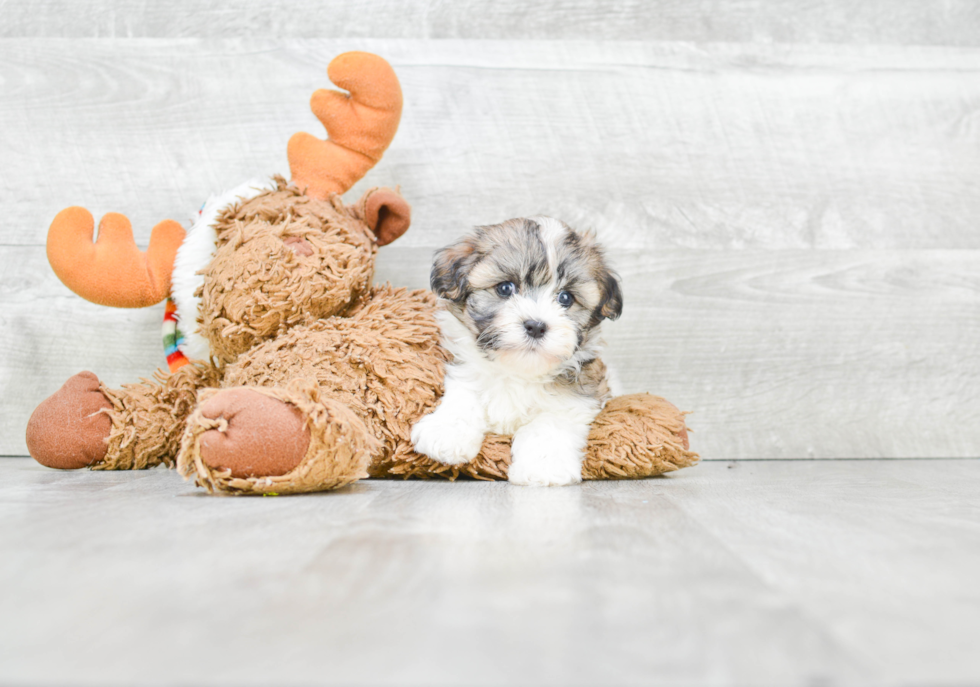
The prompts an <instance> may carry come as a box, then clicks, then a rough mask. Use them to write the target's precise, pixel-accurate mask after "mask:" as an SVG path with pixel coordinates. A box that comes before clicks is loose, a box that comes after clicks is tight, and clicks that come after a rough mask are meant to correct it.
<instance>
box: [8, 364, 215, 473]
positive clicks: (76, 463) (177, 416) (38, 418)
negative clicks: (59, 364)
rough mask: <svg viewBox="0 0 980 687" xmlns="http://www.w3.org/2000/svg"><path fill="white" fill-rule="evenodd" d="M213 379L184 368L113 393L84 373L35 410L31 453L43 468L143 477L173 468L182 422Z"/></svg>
mask: <svg viewBox="0 0 980 687" xmlns="http://www.w3.org/2000/svg"><path fill="white" fill-rule="evenodd" d="M215 383H216V377H215V372H214V370H213V369H212V368H210V367H207V366H203V365H185V366H184V367H182V368H181V369H179V370H178V371H177V372H175V373H174V374H163V373H161V374H159V375H158V377H157V378H156V379H155V380H143V381H142V382H141V383H139V384H127V385H125V386H123V388H122V389H109V388H107V387H106V386H105V385H103V384H101V383H100V382H99V379H98V377H96V376H95V375H94V374H92V373H91V372H82V373H79V374H77V375H75V376H74V377H72V378H71V379H69V380H68V381H67V382H65V384H64V386H62V387H61V389H60V390H58V391H57V392H56V393H55V394H54V395H53V396H51V397H50V398H48V399H47V400H46V401H44V402H43V403H42V404H41V405H39V406H38V407H37V409H36V410H35V411H34V414H33V415H32V416H31V419H30V421H29V422H28V424H27V447H28V450H29V451H30V453H31V455H32V456H33V457H34V458H35V460H37V461H38V462H39V463H41V464H42V465H47V466H48V467H54V468H83V467H90V468H92V469H93V470H140V469H144V468H151V467H154V466H156V465H159V464H160V463H166V464H167V465H172V464H173V460H174V457H175V456H176V455H177V449H178V448H179V446H180V437H181V434H182V433H183V429H184V419H185V418H186V417H187V415H188V414H189V413H190V412H191V410H193V408H194V406H195V404H196V402H197V389H198V388H199V387H201V386H213V385H214V384H215Z"/></svg>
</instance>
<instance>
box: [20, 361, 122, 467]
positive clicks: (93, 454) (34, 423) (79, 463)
mask: <svg viewBox="0 0 980 687" xmlns="http://www.w3.org/2000/svg"><path fill="white" fill-rule="evenodd" d="M99 387H100V384H99V378H98V377H96V376H95V375H94V374H92V373H91V372H79V373H78V374H77V375H75V376H74V377H71V378H69V379H68V381H67V382H65V383H64V384H63V385H62V387H61V388H60V389H58V390H57V391H56V392H55V393H54V395H52V396H50V397H49V398H48V399H47V400H45V401H44V402H43V403H41V405H39V406H38V407H37V408H35V409H34V413H33V414H32V415H31V419H30V420H28V422H27V450H28V451H30V454H31V456H33V457H34V460H36V461H37V462H39V463H40V464H41V465H45V466H47V467H49V468H59V469H62V470H72V469H76V468H84V467H88V466H89V465H92V464H93V463H99V462H100V461H102V460H103V459H104V458H105V454H106V439H107V438H108V436H109V432H110V431H111V430H112V420H110V419H109V410H110V409H111V408H112V404H111V403H109V400H108V399H107V398H106V397H105V395H103V393H102V392H101V391H99Z"/></svg>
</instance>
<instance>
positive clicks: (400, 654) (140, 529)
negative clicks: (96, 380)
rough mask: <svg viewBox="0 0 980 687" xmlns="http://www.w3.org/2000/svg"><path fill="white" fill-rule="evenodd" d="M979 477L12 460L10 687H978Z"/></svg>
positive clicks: (812, 465)
mask: <svg viewBox="0 0 980 687" xmlns="http://www.w3.org/2000/svg"><path fill="white" fill-rule="evenodd" d="M978 489H980V461H978V460H959V461H953V460H933V461H922V460H909V461H755V462H752V461H743V462H721V461H717V462H713V463H705V464H702V465H701V466H699V467H696V468H693V469H689V470H683V471H680V472H678V473H675V474H674V475H672V476H670V477H668V478H662V479H654V480H647V481H640V482H623V483H609V482H606V483H587V484H584V485H582V486H580V487H571V488H564V489H530V488H518V487H513V486H511V485H508V484H503V483H501V484H484V483H473V482H461V483H456V484H449V483H419V482H409V483H406V482H382V481H367V482H361V483H358V484H357V485H354V486H353V487H350V488H347V489H345V490H342V491H340V492H336V493H330V494H322V495H310V496H305V497H289V498H264V499H260V498H214V497H207V496H205V495H203V494H202V493H200V491H199V490H195V489H193V488H192V486H191V485H190V484H188V483H185V482H182V481H181V480H180V478H179V477H178V476H177V475H175V474H174V473H173V472H168V471H165V470H153V471H149V472H140V473H89V472H74V473H63V472H56V471H52V470H46V469H44V468H41V467H40V466H38V465H36V464H35V463H34V462H33V461H31V460H29V459H8V460H4V461H0V551H2V555H0V683H3V684H40V683H45V684H69V683H71V684H81V683H87V684H201V685H204V684H219V683H236V684H288V685H294V684H297V685H298V684H365V685H381V684H420V685H422V684H426V685H450V684H452V685H456V684H486V685H490V684H554V685H568V684H663V685H679V684H710V685H731V684H743V685H749V684H752V685H757V684H778V685H796V684H798V685H832V684H849V683H860V684H929V685H939V684H964V685H965V684H976V683H978V682H980V653H978V652H977V651H976V643H977V637H980V587H978V586H977V584H976V580H977V579H978V576H980V508H978V505H977V503H978V502H977V499H976V494H977V492H978Z"/></svg>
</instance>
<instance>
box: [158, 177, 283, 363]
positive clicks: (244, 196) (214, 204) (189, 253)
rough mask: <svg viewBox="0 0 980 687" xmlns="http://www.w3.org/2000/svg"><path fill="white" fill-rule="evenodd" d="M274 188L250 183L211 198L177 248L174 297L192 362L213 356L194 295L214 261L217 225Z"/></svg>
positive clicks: (183, 346)
mask: <svg viewBox="0 0 980 687" xmlns="http://www.w3.org/2000/svg"><path fill="white" fill-rule="evenodd" d="M274 189H275V184H274V182H272V181H256V180H252V181H247V182H245V183H244V184H241V185H239V186H236V187H235V188H233V189H231V190H230V191H225V192H224V193H222V194H220V195H213V196H211V197H210V198H208V200H207V202H205V203H204V205H203V206H201V209H200V210H199V211H198V212H197V215H196V216H195V217H193V218H192V221H193V223H194V226H192V227H191V229H190V231H188V232H187V236H186V237H185V238H184V242H183V243H182V244H181V245H180V248H179V249H177V258H176V259H175V260H174V269H173V273H172V275H171V279H170V297H171V298H172V299H173V301H174V303H175V304H176V305H177V322H178V325H179V326H180V330H181V332H182V333H183V335H184V342H183V343H182V344H181V345H180V350H181V352H183V354H184V355H185V356H187V357H188V358H190V359H191V360H208V359H209V358H210V357H211V347H210V346H209V345H208V340H207V339H205V338H204V337H203V336H201V334H200V333H199V332H198V321H197V320H198V315H199V314H200V309H201V299H200V298H199V297H197V296H195V295H194V293H195V292H196V291H197V290H198V288H199V287H200V286H201V285H202V284H204V275H203V274H202V273H201V272H202V271H203V270H204V268H205V267H207V266H208V263H210V262H211V258H213V257H214V252H215V250H216V248H217V243H218V234H217V230H216V229H215V224H216V223H217V221H218V216H219V215H220V214H221V213H222V212H223V211H224V210H225V209H227V208H228V207H229V206H231V205H234V204H235V203H237V202H239V201H242V200H249V199H250V198H254V197H255V196H257V195H259V194H260V193H264V192H265V191H270V190H274Z"/></svg>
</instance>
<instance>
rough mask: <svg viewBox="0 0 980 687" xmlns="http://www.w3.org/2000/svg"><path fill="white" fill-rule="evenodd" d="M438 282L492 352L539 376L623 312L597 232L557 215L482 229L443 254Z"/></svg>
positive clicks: (433, 281)
mask: <svg viewBox="0 0 980 687" xmlns="http://www.w3.org/2000/svg"><path fill="white" fill-rule="evenodd" d="M431 285H432V290H433V291H435V293H436V294H437V295H438V296H440V297H441V298H444V299H446V301H447V302H448V306H449V310H450V312H452V314H453V315H455V316H456V318H457V319H459V321H460V322H462V323H463V324H464V325H465V326H466V327H467V329H469V331H470V332H471V333H472V334H473V336H474V339H475V341H476V344H477V346H479V347H480V348H481V349H482V350H483V351H484V353H485V354H486V356H487V357H488V358H490V359H491V360H500V361H501V362H504V363H506V364H507V365H508V366H509V367H511V368H512V369H515V370H518V371H520V372H522V373H524V374H527V375H531V376H539V375H545V374H548V373H550V372H553V371H554V370H556V369H557V368H559V367H561V366H562V365H563V364H564V363H566V362H568V361H570V360H571V359H572V358H573V357H574V356H575V353H576V352H577V351H578V350H579V349H580V347H582V346H583V345H585V344H587V343H589V342H590V338H591V336H592V335H593V334H594V333H595V332H596V331H597V329H596V328H597V326H598V325H599V323H600V322H602V320H604V319H607V318H608V319H616V318H617V317H619V315H620V313H621V312H622V310H623V298H622V294H621V292H620V288H619V282H618V281H617V279H616V277H615V275H613V273H612V272H611V271H610V270H609V268H608V267H607V266H606V263H605V260H604V259H603V255H602V251H601V249H600V248H599V247H598V246H597V245H596V243H595V241H594V240H593V237H592V236H591V235H590V234H584V233H579V232H576V231H574V230H573V229H571V228H570V227H568V226H567V225H566V224H564V223H563V222H560V221H558V220H555V219H552V218H550V217H535V218H532V219H512V220H508V221H506V222H504V223H502V224H494V225H491V226H485V227H477V228H476V230H475V231H474V232H473V233H472V234H470V235H468V236H466V237H465V238H463V239H462V240H460V241H458V242H456V243H454V244H452V245H450V246H448V247H446V248H444V249H442V250H441V251H439V252H438V253H436V258H435V262H434V264H433V267H432V277H431Z"/></svg>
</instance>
